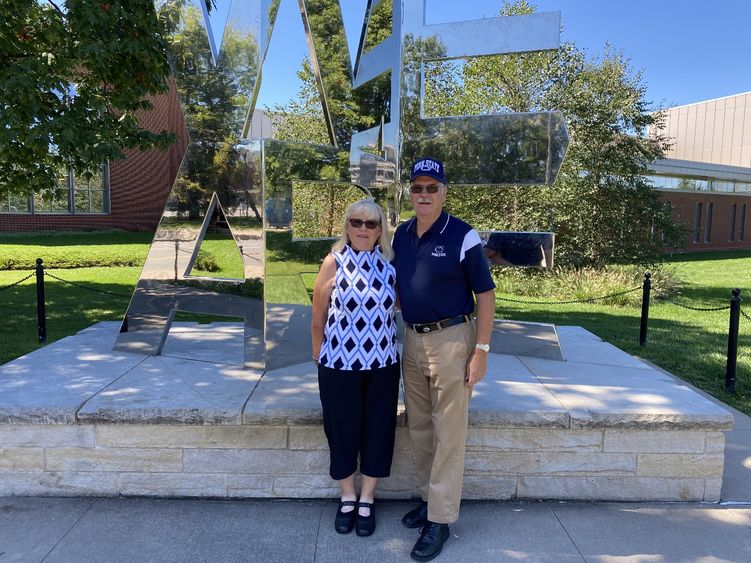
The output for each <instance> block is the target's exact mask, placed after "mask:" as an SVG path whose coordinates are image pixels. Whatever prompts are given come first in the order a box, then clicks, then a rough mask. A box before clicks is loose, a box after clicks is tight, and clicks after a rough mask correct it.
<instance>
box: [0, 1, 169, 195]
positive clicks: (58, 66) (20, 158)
mask: <svg viewBox="0 0 751 563" xmlns="http://www.w3.org/2000/svg"><path fill="white" fill-rule="evenodd" d="M0 6H1V7H0V13H2V18H0V61H2V66H0V195H4V194H8V193H10V194H16V195H28V194H29V193H31V192H38V191H43V190H46V189H51V188H52V187H53V186H55V184H56V177H57V174H58V171H59V170H61V169H67V168H72V169H74V170H75V171H76V172H77V173H79V174H83V175H89V176H90V175H91V174H93V173H95V172H97V171H98V169H99V167H100V166H101V165H102V164H103V163H104V162H107V161H109V160H116V159H121V158H124V150H125V149H129V148H139V149H142V150H146V149H151V148H154V147H158V148H166V147H167V146H169V144H170V143H172V142H173V141H174V138H175V137H174V134H173V133H171V132H167V131H161V132H151V131H147V130H145V129H143V128H142V127H141V126H140V125H139V123H138V119H137V117H136V112H138V111H141V110H149V109H151V107H152V106H151V103H150V102H149V97H150V96H153V95H156V94H160V93H163V92H165V91H166V88H167V84H166V78H167V77H168V76H169V66H168V64H167V58H166V56H165V48H164V47H165V45H164V42H163V40H162V37H161V33H160V32H161V29H160V26H159V23H158V21H157V18H156V17H155V13H154V5H153V1H152V0H128V1H126V0H106V1H101V0H99V1H96V0H67V1H66V2H65V8H64V9H63V8H61V7H60V6H58V5H57V4H56V3H55V2H53V1H52V0H46V1H42V0H0Z"/></svg>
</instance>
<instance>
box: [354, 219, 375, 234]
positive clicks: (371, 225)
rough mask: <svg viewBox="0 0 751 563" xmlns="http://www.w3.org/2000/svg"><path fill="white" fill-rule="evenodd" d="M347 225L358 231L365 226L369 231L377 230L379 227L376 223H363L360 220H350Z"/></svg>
mask: <svg viewBox="0 0 751 563" xmlns="http://www.w3.org/2000/svg"><path fill="white" fill-rule="evenodd" d="M349 224H350V225H352V228H353V229H359V228H360V227H362V226H363V225H365V228H366V229H369V230H371V231H372V230H373V229H377V228H378V225H380V223H379V222H378V221H363V220H362V219H350V220H349Z"/></svg>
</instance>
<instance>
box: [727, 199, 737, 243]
mask: <svg viewBox="0 0 751 563" xmlns="http://www.w3.org/2000/svg"><path fill="white" fill-rule="evenodd" d="M736 208H737V205H736V204H735V203H734V204H732V205H731V206H729V208H728V209H729V215H728V240H729V241H730V242H732V241H734V240H735V212H736Z"/></svg>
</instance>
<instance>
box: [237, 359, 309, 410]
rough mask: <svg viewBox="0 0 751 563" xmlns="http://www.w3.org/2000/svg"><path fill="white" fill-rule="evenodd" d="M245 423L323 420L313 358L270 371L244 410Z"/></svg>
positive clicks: (262, 379)
mask: <svg viewBox="0 0 751 563" xmlns="http://www.w3.org/2000/svg"><path fill="white" fill-rule="evenodd" d="M243 423H244V424H271V425H279V424H323V414H322V412H321V399H320V397H319V395H318V371H317V369H316V366H315V364H313V362H312V361H311V362H305V363H300V364H297V365H294V366H289V367H284V368H281V369H277V370H273V371H269V372H266V373H265V374H264V376H263V377H262V378H261V380H260V382H259V383H258V386H257V387H256V389H255V391H253V396H252V397H251V398H250V400H249V401H248V403H247V405H246V406H245V410H244V411H243Z"/></svg>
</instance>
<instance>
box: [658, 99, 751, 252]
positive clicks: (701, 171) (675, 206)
mask: <svg viewBox="0 0 751 563" xmlns="http://www.w3.org/2000/svg"><path fill="white" fill-rule="evenodd" d="M663 133H666V134H667V135H668V136H669V137H670V140H671V142H672V143H673V145H672V147H671V148H670V150H669V151H668V154H667V157H668V158H666V159H663V160H658V161H655V162H654V163H652V164H651V165H650V169H651V171H652V172H653V174H654V175H653V176H651V179H652V181H653V183H654V184H655V185H656V186H657V187H658V188H659V189H660V190H661V191H662V192H663V198H664V200H665V201H666V202H667V203H668V204H669V205H670V206H671V208H672V211H673V215H674V217H676V218H677V219H678V220H679V221H681V222H682V223H684V224H685V225H686V226H687V227H688V228H689V229H690V233H689V235H688V237H687V240H686V241H685V246H686V248H685V250H688V251H697V250H730V249H738V248H751V92H745V93H742V94H736V95H734V96H727V97H724V98H718V99H715V100H707V101H704V102H698V103H695V104H689V105H685V106H679V107H674V108H670V109H668V110H667V115H666V121H665V128H664V129H663ZM679 250H680V249H679Z"/></svg>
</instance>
